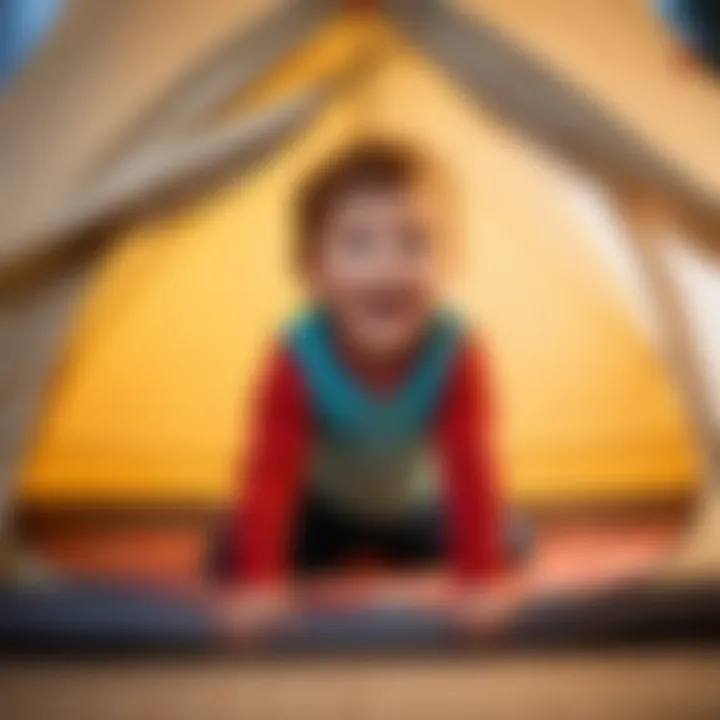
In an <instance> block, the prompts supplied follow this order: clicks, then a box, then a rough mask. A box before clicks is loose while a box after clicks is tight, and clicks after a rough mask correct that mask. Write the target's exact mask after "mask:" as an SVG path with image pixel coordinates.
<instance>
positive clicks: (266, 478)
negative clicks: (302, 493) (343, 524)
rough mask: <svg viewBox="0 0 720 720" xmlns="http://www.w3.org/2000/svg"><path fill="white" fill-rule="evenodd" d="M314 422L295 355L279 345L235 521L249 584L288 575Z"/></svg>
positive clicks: (239, 567)
mask: <svg viewBox="0 0 720 720" xmlns="http://www.w3.org/2000/svg"><path fill="white" fill-rule="evenodd" d="M311 425H312V423H311V412H310V408H309V402H308V398H307V396H306V393H305V389H304V387H303V383H302V378H301V377H300V374H299V372H298V370H297V368H296V366H295V364H294V361H293V359H292V357H291V355H290V354H289V353H288V352H287V351H286V350H284V349H282V348H280V349H278V350H277V351H276V353H275V356H274V357H273V358H272V361H271V363H270V367H269V369H268V372H267V375H266V377H265V380H264V383H263V385H262V387H261V389H260V394H259V397H258V404H257V407H256V408H255V412H254V416H253V428H252V432H251V444H250V447H249V448H248V451H249V452H248V461H247V464H246V467H245V469H244V471H243V477H242V483H243V491H244V492H243V500H242V501H241V504H240V506H239V507H238V512H237V520H236V524H235V537H234V542H235V543H236V548H237V552H236V553H235V557H236V567H235V577H236V578H237V579H238V580H239V581H241V582H243V583H245V584H248V585H251V586H252V585H255V586H258V585H267V584H270V585H272V584H275V583H277V582H280V581H282V580H283V579H284V578H285V577H286V576H287V570H288V568H287V565H288V558H289V555H290V552H289V551H290V543H291V534H292V529H293V527H294V524H295V523H294V521H295V514H296V506H297V502H298V495H299V490H300V485H301V482H302V479H303V474H304V469H305V461H306V457H307V451H308V447H309V444H310V437H311V432H312V430H311Z"/></svg>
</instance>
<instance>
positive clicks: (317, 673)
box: [0, 651, 720, 720]
mask: <svg viewBox="0 0 720 720" xmlns="http://www.w3.org/2000/svg"><path fill="white" fill-rule="evenodd" d="M0 717H2V718H7V720H85V718H87V719H88V720H105V718H108V719H112V720H145V719H147V720H166V719H167V720H185V719H187V720H190V719H191V718H202V719H203V720H224V719H225V718H227V719H228V720H230V719H232V720H239V719H240V718H248V720H263V719H264V718H292V719H293V720H305V719H307V720H324V719H325V718H327V719H328V720H329V719H330V718H332V719H333V720H336V719H340V720H345V719H347V720H365V719H368V720H375V719H377V720H395V719H396V718H397V719H403V720H404V719H405V718H407V719H408V720H410V719H412V720H424V719H425V718H427V719H428V720H455V719H458V720H461V719H462V720H464V719H465V718H468V719H470V718H488V719H489V720H495V719H496V718H499V719H502V718H521V719H523V720H524V719H528V718H529V719H532V720H544V719H545V718H547V719H548V720H564V719H565V718H567V719H568V720H584V719H585V718H589V719H597V720H624V719H625V718H631V719H635V718H638V719H642V720H695V719H696V718H697V719H703V720H704V719H707V720H716V719H717V718H720V654H707V653H706V654H702V653H699V652H689V651H688V652H685V653H683V652H677V651H676V652H673V653H664V654H654V655H653V654H644V655H634V656H627V655H625V656H608V655H604V656H597V657H588V656H579V657H578V656H562V657H560V656H555V657H543V656H537V657H532V658H524V659H522V658H515V659H511V658H505V659H495V660H492V661H489V660H487V661H485V662H482V661H477V660H475V661H470V660H455V661H450V660H447V661H433V662H430V661H420V660H415V661H405V662H399V661H396V662H391V661H389V660H384V661H382V662H377V661H375V662H373V661H370V660H365V661H359V660H357V661H345V662H342V663H340V664H338V663H337V662H334V663H332V664H330V663H314V664H307V663H305V664H291V663H286V664H280V665H272V664H264V665H256V666H248V665H237V664H232V663H229V662H209V663H198V664H189V663H183V662H176V663H164V664H159V663H157V662H156V663H144V664H142V663H140V664H139V663H125V664H119V665H112V664H108V663H105V664H100V665H98V664H95V665H87V664H85V665H82V664H74V665H62V666H60V665H48V664H46V665H38V664H34V665H27V664H26V665H15V666H5V667H0Z"/></svg>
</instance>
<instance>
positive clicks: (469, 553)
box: [438, 344, 503, 583]
mask: <svg viewBox="0 0 720 720" xmlns="http://www.w3.org/2000/svg"><path fill="white" fill-rule="evenodd" d="M483 365H484V362H483V357H482V355H481V353H480V351H479V349H478V348H477V347H475V346H474V345H472V344H468V345H467V346H466V347H464V348H463V349H462V350H461V352H460V355H459V356H458V358H457V360H456V364H455V367H454V368H453V372H452V376H451V378H450V382H449V386H448V389H447V394H446V396H445V399H444V402H443V405H442V408H441V413H440V417H439V424H438V445H439V455H440V458H441V462H442V466H443V470H444V478H445V484H446V493H447V495H446V497H447V503H448V509H449V515H450V522H449V533H450V537H449V545H450V554H451V562H452V568H453V571H454V574H455V575H456V577H457V578H458V579H459V580H461V581H463V582H471V583H472V582H477V581H481V580H484V579H486V578H487V577H489V576H491V575H493V574H494V573H496V572H498V571H499V570H500V569H501V567H502V564H503V552H502V545H503V543H502V537H501V533H502V530H501V528H502V521H501V503H500V495H499V488H498V483H497V477H496V470H495V466H494V462H493V437H492V434H493V433H492V430H493V427H492V422H493V418H492V412H491V407H490V404H491V403H490V393H489V389H488V387H487V385H488V381H487V378H486V372H485V369H484V367H483Z"/></svg>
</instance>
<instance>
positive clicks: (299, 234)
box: [295, 141, 434, 262]
mask: <svg viewBox="0 0 720 720" xmlns="http://www.w3.org/2000/svg"><path fill="white" fill-rule="evenodd" d="M433 174H434V172H433V167H432V163H431V162H430V161H429V159H428V158H426V157H424V156H422V155H421V154H420V153H419V152H417V151H416V150H415V149H413V148H411V147H409V146H407V145H403V144H400V143H396V142H389V141H365V142H362V143H358V144H356V145H353V146H351V147H350V148H348V149H346V150H345V151H344V152H343V153H342V154H340V155H339V156H338V157H336V158H334V159H333V160H332V161H331V162H329V163H327V164H325V165H323V166H321V167H320V169H319V170H317V171H316V172H315V173H313V174H312V175H311V176H310V177H309V178H308V179H307V180H306V182H305V183H304V184H303V185H302V187H301V189H300V192H299V193H298V196H297V201H296V248H295V250H296V258H297V259H298V260H299V261H300V262H304V261H306V260H307V259H308V258H309V257H310V256H311V255H312V253H313V251H314V249H315V247H316V244H317V240H318V236H319V230H320V228H321V226H322V223H323V221H324V220H325V218H326V217H327V215H328V213H329V212H330V210H331V209H332V207H333V206H334V205H335V204H336V203H337V202H338V201H339V200H342V199H343V197H345V196H347V195H348V194H350V193H354V192H357V191H362V190H366V189H370V190H388V191H394V190H402V189H404V188H407V187H412V186H413V185H416V184H419V183H420V182H421V181H423V180H425V179H426V178H429V177H430V176H432V175H433Z"/></svg>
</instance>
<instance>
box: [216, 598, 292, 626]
mask: <svg viewBox="0 0 720 720" xmlns="http://www.w3.org/2000/svg"><path fill="white" fill-rule="evenodd" d="M290 611H291V603H290V600H289V597H288V595H287V593H285V592H282V591H280V590H277V589H267V588H262V589H249V590H243V591H241V592H238V593H234V594H233V595H231V596H229V597H225V598H223V599H222V600H221V601H220V603H219V618H220V623H221V626H222V627H223V629H224V630H226V631H227V632H228V633H230V634H231V635H233V636H237V637H241V638H250V637H254V636H256V635H258V634H262V633H263V632H265V631H267V630H269V629H271V628H273V627H277V626H278V625H279V624H280V623H282V622H283V620H285V619H287V618H288V617H289V616H290Z"/></svg>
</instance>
